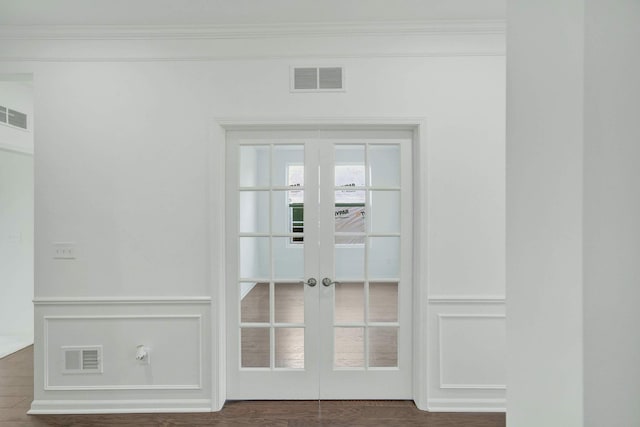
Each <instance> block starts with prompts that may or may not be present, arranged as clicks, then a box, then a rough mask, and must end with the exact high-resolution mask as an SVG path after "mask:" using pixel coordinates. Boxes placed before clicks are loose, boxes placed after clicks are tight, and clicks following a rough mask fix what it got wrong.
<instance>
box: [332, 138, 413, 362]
mask: <svg viewBox="0 0 640 427" xmlns="http://www.w3.org/2000/svg"><path fill="white" fill-rule="evenodd" d="M349 145H354V146H355V145H364V146H365V150H364V165H365V185H364V186H354V187H349V190H355V191H357V190H364V191H365V211H364V212H365V231H364V233H338V232H336V231H335V223H334V224H333V227H332V232H333V234H334V238H333V242H334V247H337V244H336V243H335V238H336V236H339V235H349V234H352V235H356V234H357V235H362V236H363V237H364V242H365V243H364V280H362V282H363V283H364V293H365V295H364V316H365V317H364V321H363V322H348V323H337V322H336V320H335V310H334V317H333V319H332V320H333V345H334V351H333V369H334V370H349V371H351V370H356V371H357V370H398V369H399V365H396V366H394V367H372V366H369V364H370V354H369V353H370V342H369V341H370V340H369V329H370V328H374V327H395V328H396V329H397V332H396V334H397V336H398V337H399V336H400V322H399V320H400V317H399V307H398V308H397V309H396V311H397V312H398V316H397V317H398V320H397V321H396V322H371V321H370V320H369V283H370V282H374V283H375V282H385V283H396V284H397V292H398V295H397V304H399V302H400V292H401V287H400V278H399V277H397V278H375V277H369V256H370V253H369V252H370V238H371V237H398V238H401V236H402V223H401V224H400V232H398V233H373V232H371V229H372V227H371V223H370V221H371V216H372V209H371V192H372V191H398V192H399V199H398V203H399V206H401V205H402V193H401V191H400V190H401V187H402V179H401V174H400V175H399V177H398V179H399V180H400V181H399V185H398V186H388V187H387V186H378V185H376V186H375V187H374V186H372V185H371V173H372V171H371V167H370V162H369V149H370V147H371V146H372V145H375V146H395V147H397V148H398V150H402V147H401V145H400V144H398V143H388V142H387V143H370V142H367V143H364V144H349ZM335 147H337V145H336V146H334V150H335ZM399 159H400V156H399V158H398V161H399ZM398 167H400V166H399V165H398ZM335 181H336V179H335V172H334V191H333V195H334V196H333V197H334V200H333V204H334V205H335V203H336V199H335V197H336V196H335V195H336V192H337V191H340V190H344V186H337V185H335ZM334 221H335V218H334ZM401 249H402V245H401V244H400V245H399V247H398V251H401ZM335 256H336V251H335V250H334V259H335ZM398 259H399V260H401V259H402V255H401V253H400V252H399V253H398ZM334 268H335V264H334ZM398 273H399V272H398ZM334 277H335V271H334ZM336 280H339V278H336ZM356 280H358V279H352V278H349V279H345V282H354V281H356ZM334 298H335V292H334ZM334 307H335V299H334ZM340 327H349V328H360V327H361V328H363V344H364V361H363V366H362V367H358V368H351V367H338V366H337V364H336V351H335V344H336V335H335V331H336V329H337V328H340ZM398 351H399V345H398V343H397V342H396V361H397V363H398V364H399V355H398V354H397V352H398Z"/></svg>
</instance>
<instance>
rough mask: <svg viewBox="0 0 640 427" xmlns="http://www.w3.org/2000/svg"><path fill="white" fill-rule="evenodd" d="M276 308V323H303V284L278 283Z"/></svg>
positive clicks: (275, 299) (275, 300)
mask: <svg viewBox="0 0 640 427" xmlns="http://www.w3.org/2000/svg"><path fill="white" fill-rule="evenodd" d="M274 310H275V313H274V314H275V321H276V323H303V322H304V287H303V285H301V284H299V283H276V284H275V296H274Z"/></svg>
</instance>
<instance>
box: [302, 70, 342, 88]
mask: <svg viewBox="0 0 640 427" xmlns="http://www.w3.org/2000/svg"><path fill="white" fill-rule="evenodd" d="M344 90H345V87H344V68H343V67H294V68H292V73H291V91H292V92H342V91H344Z"/></svg>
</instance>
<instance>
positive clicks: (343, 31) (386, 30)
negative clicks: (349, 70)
mask: <svg viewBox="0 0 640 427" xmlns="http://www.w3.org/2000/svg"><path fill="white" fill-rule="evenodd" d="M505 27H506V26H505V22H504V21H501V20H500V21H495V20H475V21H470V20H452V21H444V20H442V21H415V22H406V21H399V22H365V23H363V22H341V23H306V24H305V23H301V24H278V25H274V24H270V25H224V26H221V25H180V26H177V25H135V26H134V25H91V26H86V25H65V26H40V25H35V26H25V25H22V26H17V25H16V26H12V25H2V26H0V39H3V40H215V39H254V38H282V37H346V36H392V35H405V36H406V35H421V36H424V35H439V34H446V35H473V34H478V35H482V34H504V33H505Z"/></svg>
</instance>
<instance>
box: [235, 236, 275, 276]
mask: <svg viewBox="0 0 640 427" xmlns="http://www.w3.org/2000/svg"><path fill="white" fill-rule="evenodd" d="M240 277H241V278H246V279H249V278H255V279H263V278H267V279H268V278H269V238H268V237H240Z"/></svg>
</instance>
